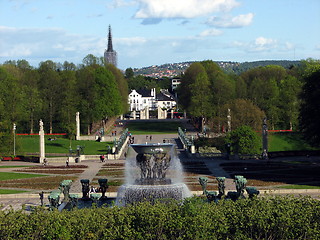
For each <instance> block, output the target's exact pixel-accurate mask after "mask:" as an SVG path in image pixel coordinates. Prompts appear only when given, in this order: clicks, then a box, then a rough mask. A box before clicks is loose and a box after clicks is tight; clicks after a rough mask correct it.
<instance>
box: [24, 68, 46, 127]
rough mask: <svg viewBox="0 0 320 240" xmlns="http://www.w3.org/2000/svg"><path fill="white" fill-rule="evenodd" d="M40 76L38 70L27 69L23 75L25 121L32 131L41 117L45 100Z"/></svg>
mask: <svg viewBox="0 0 320 240" xmlns="http://www.w3.org/2000/svg"><path fill="white" fill-rule="evenodd" d="M39 80H40V76H39V73H38V71H36V70H26V71H25V72H24V74H23V77H22V86H21V87H22V90H23V92H24V93H25V96H24V97H25V101H24V102H23V106H24V107H23V109H24V111H25V115H26V117H25V121H23V120H22V121H23V122H26V123H27V127H26V128H27V129H28V131H29V132H30V133H34V127H35V125H37V123H38V119H40V118H41V117H40V116H41V111H42V104H43V100H42V98H41V94H40V92H39Z"/></svg>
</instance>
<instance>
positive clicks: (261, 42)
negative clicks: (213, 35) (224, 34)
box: [231, 37, 280, 52]
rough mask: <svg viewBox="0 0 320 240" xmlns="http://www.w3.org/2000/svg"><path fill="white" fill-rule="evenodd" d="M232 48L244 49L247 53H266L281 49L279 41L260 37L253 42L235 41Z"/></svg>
mask: <svg viewBox="0 0 320 240" xmlns="http://www.w3.org/2000/svg"><path fill="white" fill-rule="evenodd" d="M231 47H235V48H240V49H243V50H244V51H246V52H266V51H271V50H274V49H278V50H279V49H280V48H279V44H278V41H277V40H276V39H272V38H265V37H258V38H256V39H255V40H253V41H251V42H240V41H234V42H233V43H232V44H231Z"/></svg>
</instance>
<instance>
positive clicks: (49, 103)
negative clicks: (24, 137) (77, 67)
mask: <svg viewBox="0 0 320 240" xmlns="http://www.w3.org/2000/svg"><path fill="white" fill-rule="evenodd" d="M38 71H39V74H40V82H39V90H40V92H41V93H42V97H43V108H44V109H43V110H44V111H43V116H42V119H44V120H46V121H47V122H48V123H49V133H53V121H54V120H56V117H57V113H58V109H59V107H61V105H59V103H61V100H62V98H61V95H60V93H61V91H60V87H61V84H62V83H61V79H60V76H59V73H58V68H57V64H56V63H54V62H52V61H51V60H47V61H45V62H41V63H40V67H39V69H38Z"/></svg>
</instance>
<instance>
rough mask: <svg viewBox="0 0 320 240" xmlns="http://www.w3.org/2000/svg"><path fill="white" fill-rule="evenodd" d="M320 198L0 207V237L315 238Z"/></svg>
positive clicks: (318, 235) (319, 221)
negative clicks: (49, 208)
mask: <svg viewBox="0 0 320 240" xmlns="http://www.w3.org/2000/svg"><path fill="white" fill-rule="evenodd" d="M319 238H320V202H319V201H318V200H315V199H312V198H310V197H299V198H295V197H293V196H286V197H281V196H277V197H270V196H268V197H262V198H259V199H258V198H253V199H240V200H238V201H236V202H233V201H229V200H221V201H219V202H218V203H217V204H216V203H207V202H205V201H204V200H203V199H202V198H199V197H194V198H190V199H187V200H185V201H184V203H183V204H181V203H180V202H176V201H171V200H168V201H165V202H162V203H161V202H156V203H155V204H150V203H147V202H142V203H138V204H136V205H133V206H127V207H122V208H119V207H112V208H91V209H77V210H72V211H62V212H58V211H56V210H55V211H47V210H45V209H44V208H35V209H34V211H33V212H31V213H30V214H26V213H25V212H23V211H22V210H20V211H14V210H9V211H0V239H64V240H68V239H144V240H147V239H319Z"/></svg>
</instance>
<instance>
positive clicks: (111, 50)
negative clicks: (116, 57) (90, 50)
mask: <svg viewBox="0 0 320 240" xmlns="http://www.w3.org/2000/svg"><path fill="white" fill-rule="evenodd" d="M107 51H108V52H113V47H112V35H111V26H110V25H109V34H108V49H107Z"/></svg>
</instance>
